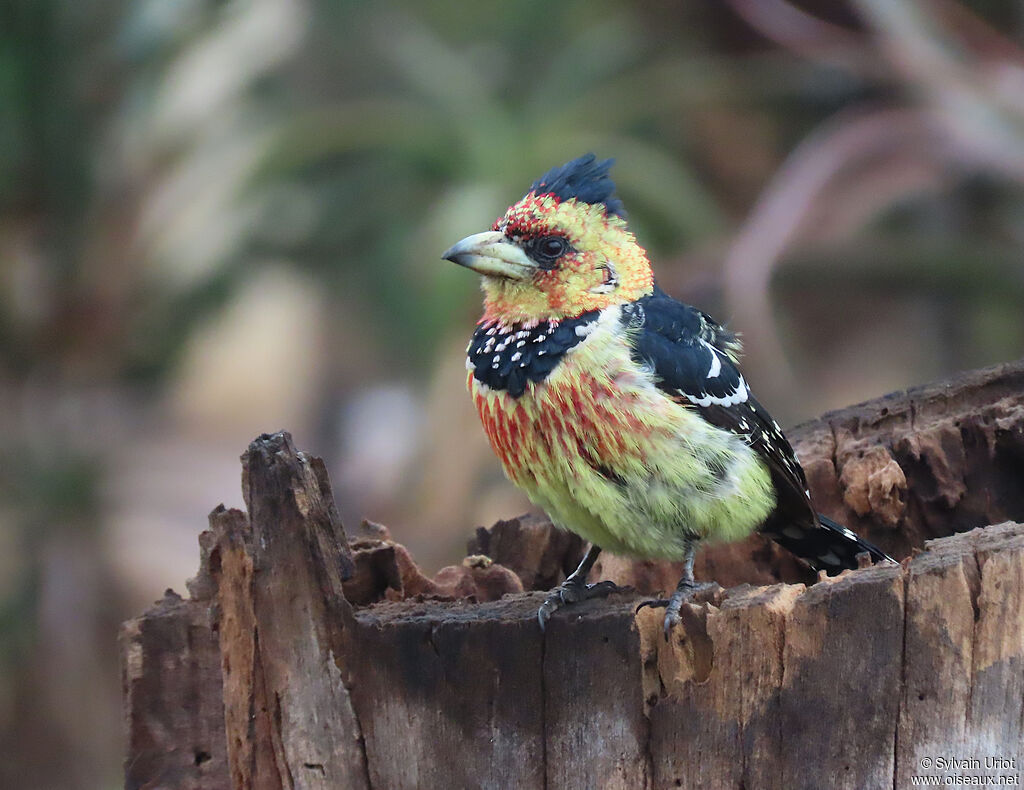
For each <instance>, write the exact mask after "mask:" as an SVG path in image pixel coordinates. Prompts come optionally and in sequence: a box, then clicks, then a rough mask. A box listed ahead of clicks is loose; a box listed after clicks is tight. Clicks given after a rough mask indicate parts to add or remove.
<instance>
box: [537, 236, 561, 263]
mask: <svg viewBox="0 0 1024 790" xmlns="http://www.w3.org/2000/svg"><path fill="white" fill-rule="evenodd" d="M540 252H541V255H543V256H544V257H545V258H558V257H559V256H561V254H562V253H563V252H565V239H563V238H562V237H561V236H548V237H547V238H546V239H542V240H541V242H540Z"/></svg>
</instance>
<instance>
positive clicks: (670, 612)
mask: <svg viewBox="0 0 1024 790" xmlns="http://www.w3.org/2000/svg"><path fill="white" fill-rule="evenodd" d="M717 586H718V585H717V584H716V583H715V582H680V583H679V586H678V587H676V590H675V592H674V593H672V597H671V598H656V599H654V600H651V601H643V602H642V603H640V604H639V605H638V606H637V607H636V611H637V612H639V611H640V610H641V609H643V608H644V607H645V606H649V607H651V608H652V609H661V608H664V609H665V620H664V626H663V630H664V633H665V641H666V642H667V641H668V638H669V635H670V634H671V633H672V629H673V628H675V627H676V626H677V625H679V624H680V623H681V622H682V621H683V618H682V617H681V615H680V614H679V613H680V612H681V611H682V608H683V604H684V603H689V602H691V601H692V600H693V598H695V597H696V596H697V594H698V593H701V592H704V591H705V590H710V589H712V588H713V587H717Z"/></svg>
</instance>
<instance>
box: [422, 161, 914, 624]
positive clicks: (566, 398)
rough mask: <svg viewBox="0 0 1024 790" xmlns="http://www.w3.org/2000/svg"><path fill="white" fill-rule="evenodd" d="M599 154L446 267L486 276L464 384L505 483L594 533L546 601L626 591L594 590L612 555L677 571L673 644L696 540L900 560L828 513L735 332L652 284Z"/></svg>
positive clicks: (671, 608)
mask: <svg viewBox="0 0 1024 790" xmlns="http://www.w3.org/2000/svg"><path fill="white" fill-rule="evenodd" d="M613 163H614V160H612V159H608V160H604V161H600V160H598V159H597V157H596V156H595V155H594V154H593V153H588V154H586V155H584V156H581V157H579V158H577V159H573V160H572V161H570V162H568V163H566V164H564V165H562V166H561V167H555V168H553V169H551V170H550V171H548V172H547V173H545V174H544V175H543V176H541V177H540V178H539V179H537V180H536V181H535V182H533V184H532V186H531V187H530V189H529V191H528V192H527V193H526V195H525V196H524V197H523V198H522V199H520V200H519V201H517V202H516V203H514V204H513V205H512V206H510V207H509V208H508V210H507V211H506V212H505V213H504V215H502V216H501V217H500V218H499V219H498V220H497V221H496V222H495V223H494V225H493V226H492V227H491V229H490V230H488V231H484V232H481V233H475V234H473V235H470V236H468V237H466V238H464V239H462V240H461V241H459V242H457V243H456V244H454V245H453V246H452V247H451V248H449V249H448V250H447V251H445V252H444V254H443V255H442V258H443V259H445V260H448V261H451V262H453V263H456V264H458V265H460V266H464V267H466V268H468V269H471V270H473V271H474V272H476V273H478V274H479V275H481V287H482V290H483V297H484V298H483V301H484V310H483V316H482V317H481V318H480V320H479V322H478V324H477V326H476V330H475V331H474V333H473V336H472V339H471V340H470V342H469V345H468V347H467V350H466V368H467V386H468V388H469V391H470V394H471V396H472V400H473V402H474V404H475V406H476V410H477V412H478V413H479V417H480V421H481V424H482V425H483V429H484V432H485V434H486V436H487V439H488V441H489V443H490V445H491V447H492V448H493V450H494V452H495V453H496V454H497V456H498V458H499V460H500V461H501V464H502V467H503V469H504V472H505V474H506V476H507V477H508V478H509V479H510V480H511V481H512V483H514V484H515V485H516V486H517V487H519V488H520V489H522V490H523V491H524V492H525V493H526V495H527V496H528V497H529V499H530V500H531V501H532V502H533V503H534V504H536V505H538V506H539V507H541V508H542V509H543V510H544V511H545V512H546V513H547V514H548V516H549V517H550V518H551V520H552V523H554V524H555V525H556V526H558V527H561V528H564V529H567V530H569V531H571V532H574V533H576V534H578V535H580V536H581V537H582V538H584V539H585V540H587V541H589V544H590V545H589V548H588V550H587V551H586V553H585V555H584V557H583V560H582V561H581V562H580V564H579V567H578V568H577V569H576V570H575V571H574V572H573V573H571V574H570V575H569V576H568V577H567V578H566V579H565V581H564V582H563V583H562V584H560V585H559V586H557V587H555V588H554V589H553V590H551V591H550V592H549V594H548V595H547V597H546V598H545V600H544V602H543V603H542V604H541V606H540V609H539V611H538V613H537V618H538V621H539V623H540V626H541V628H544V627H545V625H546V624H547V622H548V620H549V619H550V617H551V616H552V614H553V613H554V612H555V611H556V610H558V609H559V608H561V607H563V606H565V605H567V604H572V603H576V602H578V601H582V600H586V599H589V598H597V597H603V596H606V595H608V594H609V593H610V592H612V591H614V590H616V589H617V587H616V585H614V584H613V583H612V582H610V581H600V582H595V583H592V584H588V582H587V577H588V575H589V573H590V570H591V568H592V567H593V565H594V563H595V561H596V560H597V557H598V555H599V554H600V552H601V551H602V550H607V551H610V552H613V553H615V554H619V555H624V556H628V557H635V558H647V559H652V558H653V559H665V560H671V561H676V562H682V563H683V574H682V577H681V578H680V580H679V584H678V585H677V586H676V589H675V591H674V592H673V593H672V594H671V597H669V598H667V599H659V600H655V601H650V602H648V603H650V604H651V605H652V606H659V607H661V606H663V607H664V608H665V617H664V630H665V634H666V637H667V636H668V634H669V633H670V631H671V629H672V628H673V627H674V626H675V625H676V624H678V623H679V622H680V620H681V617H680V611H681V607H682V605H683V603H685V602H687V601H689V600H691V599H692V598H693V596H695V595H696V594H697V593H698V592H699V591H700V590H702V589H704V588H705V587H706V586H709V585H710V584H712V583H711V582H704V583H698V582H696V581H695V579H694V573H693V565H694V557H695V554H696V551H697V548H698V546H699V545H700V544H701V543H702V542H705V541H724V542H728V541H735V540H739V539H742V538H744V537H746V536H747V535H749V534H751V533H753V532H755V531H757V530H760V531H761V532H763V533H764V534H766V535H767V536H768V537H770V538H771V539H773V540H774V541H776V542H777V543H779V544H781V545H782V546H783V547H784V548H786V549H787V550H789V551H790V552H792V553H793V554H795V555H796V556H797V557H798V558H799V559H801V560H802V561H803V562H804V563H805V564H806V565H808V566H810V568H812V569H813V570H815V571H825V572H826V573H827V574H828V575H835V574H837V573H839V572H841V571H842V570H844V569H856V568H858V567H859V566H860V562H859V560H858V555H863V554H867V555H868V557H870V559H871V561H872V562H873V563H875V562H890V563H891V562H895V561H894V560H893V559H892V558H891V557H889V556H888V555H887V554H885V552H883V551H882V550H881V549H879V548H877V547H876V546H873V545H872V544H871V543H869V542H867V541H865V540H864V539H862V538H861V537H859V536H858V535H857V534H856V533H854V532H853V531H852V530H850V529H848V528H846V527H844V526H842V525H840V524H838V523H836V522H835V521H832V520H831V519H829V518H827V517H826V516H824V515H821V514H819V513H818V512H817V511H816V510H815V508H814V506H813V504H812V502H811V496H810V491H809V489H808V485H807V478H806V475H805V473H804V470H803V468H802V467H801V465H800V462H799V460H798V459H797V457H796V454H795V452H794V451H793V447H792V446H791V445H790V443H789V441H788V440H787V439H786V437H785V435H784V434H783V432H782V429H781V428H780V427H779V424H778V422H776V421H775V419H773V418H772V416H771V415H770V414H769V413H768V411H767V410H766V409H765V408H764V407H763V406H762V405H761V404H760V403H759V402H758V401H757V399H756V398H755V397H754V395H753V393H752V392H751V389H750V386H749V384H748V383H747V380H746V379H745V378H744V376H743V374H742V372H741V370H740V366H739V359H740V353H741V350H742V347H741V343H740V339H739V337H738V336H737V335H736V334H735V333H733V332H730V331H729V330H728V329H726V328H725V327H724V326H723V325H721V324H719V323H717V322H716V321H715V320H714V319H713V318H712V317H711V316H710V315H708V314H707V313H705V312H703V311H701V310H699V309H697V308H695V307H691V306H690V305H687V304H684V303H682V302H679V301H677V300H675V299H673V298H672V297H671V296H669V295H668V294H667V293H665V292H664V291H663V290H662V289H661V288H660V287H659V285H658V284H657V281H656V280H655V277H654V274H653V270H652V268H651V263H650V259H649V256H648V254H647V251H646V250H645V249H644V248H643V247H642V246H641V245H640V244H639V243H638V241H637V239H636V237H635V236H634V234H633V233H632V232H631V231H630V229H629V225H628V222H627V219H626V214H625V210H624V207H623V204H622V201H621V200H620V199H619V198H618V197H617V196H616V188H615V183H614V181H613V180H612V178H611V176H610V169H611V167H612V164H613Z"/></svg>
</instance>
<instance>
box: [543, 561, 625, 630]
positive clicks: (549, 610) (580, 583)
mask: <svg viewBox="0 0 1024 790" xmlns="http://www.w3.org/2000/svg"><path fill="white" fill-rule="evenodd" d="M600 553H601V547H600V546H595V545H594V544H591V545H590V548H589V549H587V553H586V555H584V557H583V561H582V562H580V564H579V567H578V568H576V570H574V571H573V572H572V573H570V574H569V576H568V578H567V579H566V580H565V581H564V582H562V583H561V584H560V585H558V586H557V587H555V588H554V589H553V590H552V591H551V592H550V593H548V597H547V598H545V599H544V603H542V604H541V607H540V609H539V610H538V611H537V621H538V622H539V623H540V627H541V630H543V629H544V626H546V625H547V622H548V620H549V619H550V618H551V615H552V614H554V613H555V610H556V609H559V608H560V607H562V606H564V605H565V604H569V603H576V602H577V601H586V600H589V599H590V598H603V597H604V596H606V595H608V594H609V593H613V592H615V591H616V590H618V589H619V588H618V585H616V584H615V583H614V582H610V581H603V582H596V583H595V584H587V574H589V573H590V569H591V568H593V567H594V563H595V562H596V561H597V555H598V554H600Z"/></svg>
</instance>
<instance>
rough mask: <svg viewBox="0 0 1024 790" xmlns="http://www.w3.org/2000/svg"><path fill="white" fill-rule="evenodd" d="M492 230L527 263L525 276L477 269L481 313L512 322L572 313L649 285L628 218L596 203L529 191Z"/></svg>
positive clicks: (632, 295) (642, 291) (633, 295)
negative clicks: (480, 280) (480, 274)
mask: <svg viewBox="0 0 1024 790" xmlns="http://www.w3.org/2000/svg"><path fill="white" fill-rule="evenodd" d="M494 230H495V231H497V232H499V233H501V234H503V235H504V237H505V242H506V244H508V245H511V246H512V247H514V248H516V249H517V250H518V251H521V253H522V257H523V259H524V260H525V261H528V262H530V263H532V264H533V266H532V267H530V268H529V269H527V270H525V271H524V274H526V275H527V276H523V277H511V276H505V275H502V274H489V273H486V272H481V273H482V274H484V277H483V290H484V294H485V300H484V318H485V320H488V319H491V320H498V321H500V322H501V323H505V324H516V323H525V322H530V321H542V320H550V319H555V320H558V319H562V318H571V317H574V316H578V315H580V314H582V313H585V312H588V311H590V310H598V309H601V308H604V307H609V306H610V305H613V304H621V303H623V302H629V301H633V300H635V299H638V298H640V297H641V296H644V295H646V294H649V293H651V290H652V288H653V275H652V273H651V266H650V262H649V261H648V260H647V254H646V252H645V251H644V249H643V248H642V247H641V246H640V245H639V244H637V242H636V238H635V237H634V236H633V234H632V233H630V232H629V229H628V228H627V227H626V221H625V220H624V219H622V218H621V217H619V216H615V215H611V216H609V215H608V214H607V213H606V211H605V208H604V206H603V205H602V204H600V203H598V204H591V203H582V202H579V201H577V200H575V199H570V200H559V199H558V198H556V197H554V196H553V195H536V194H535V193H533V192H531V193H529V194H528V195H527V196H526V197H524V198H523V199H522V200H520V201H519V202H518V203H516V204H515V205H514V206H512V207H511V208H509V210H508V211H507V212H506V213H505V216H504V217H502V218H501V219H500V220H498V222H497V223H495V225H494ZM481 235H483V234H481ZM506 257H507V256H506Z"/></svg>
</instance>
